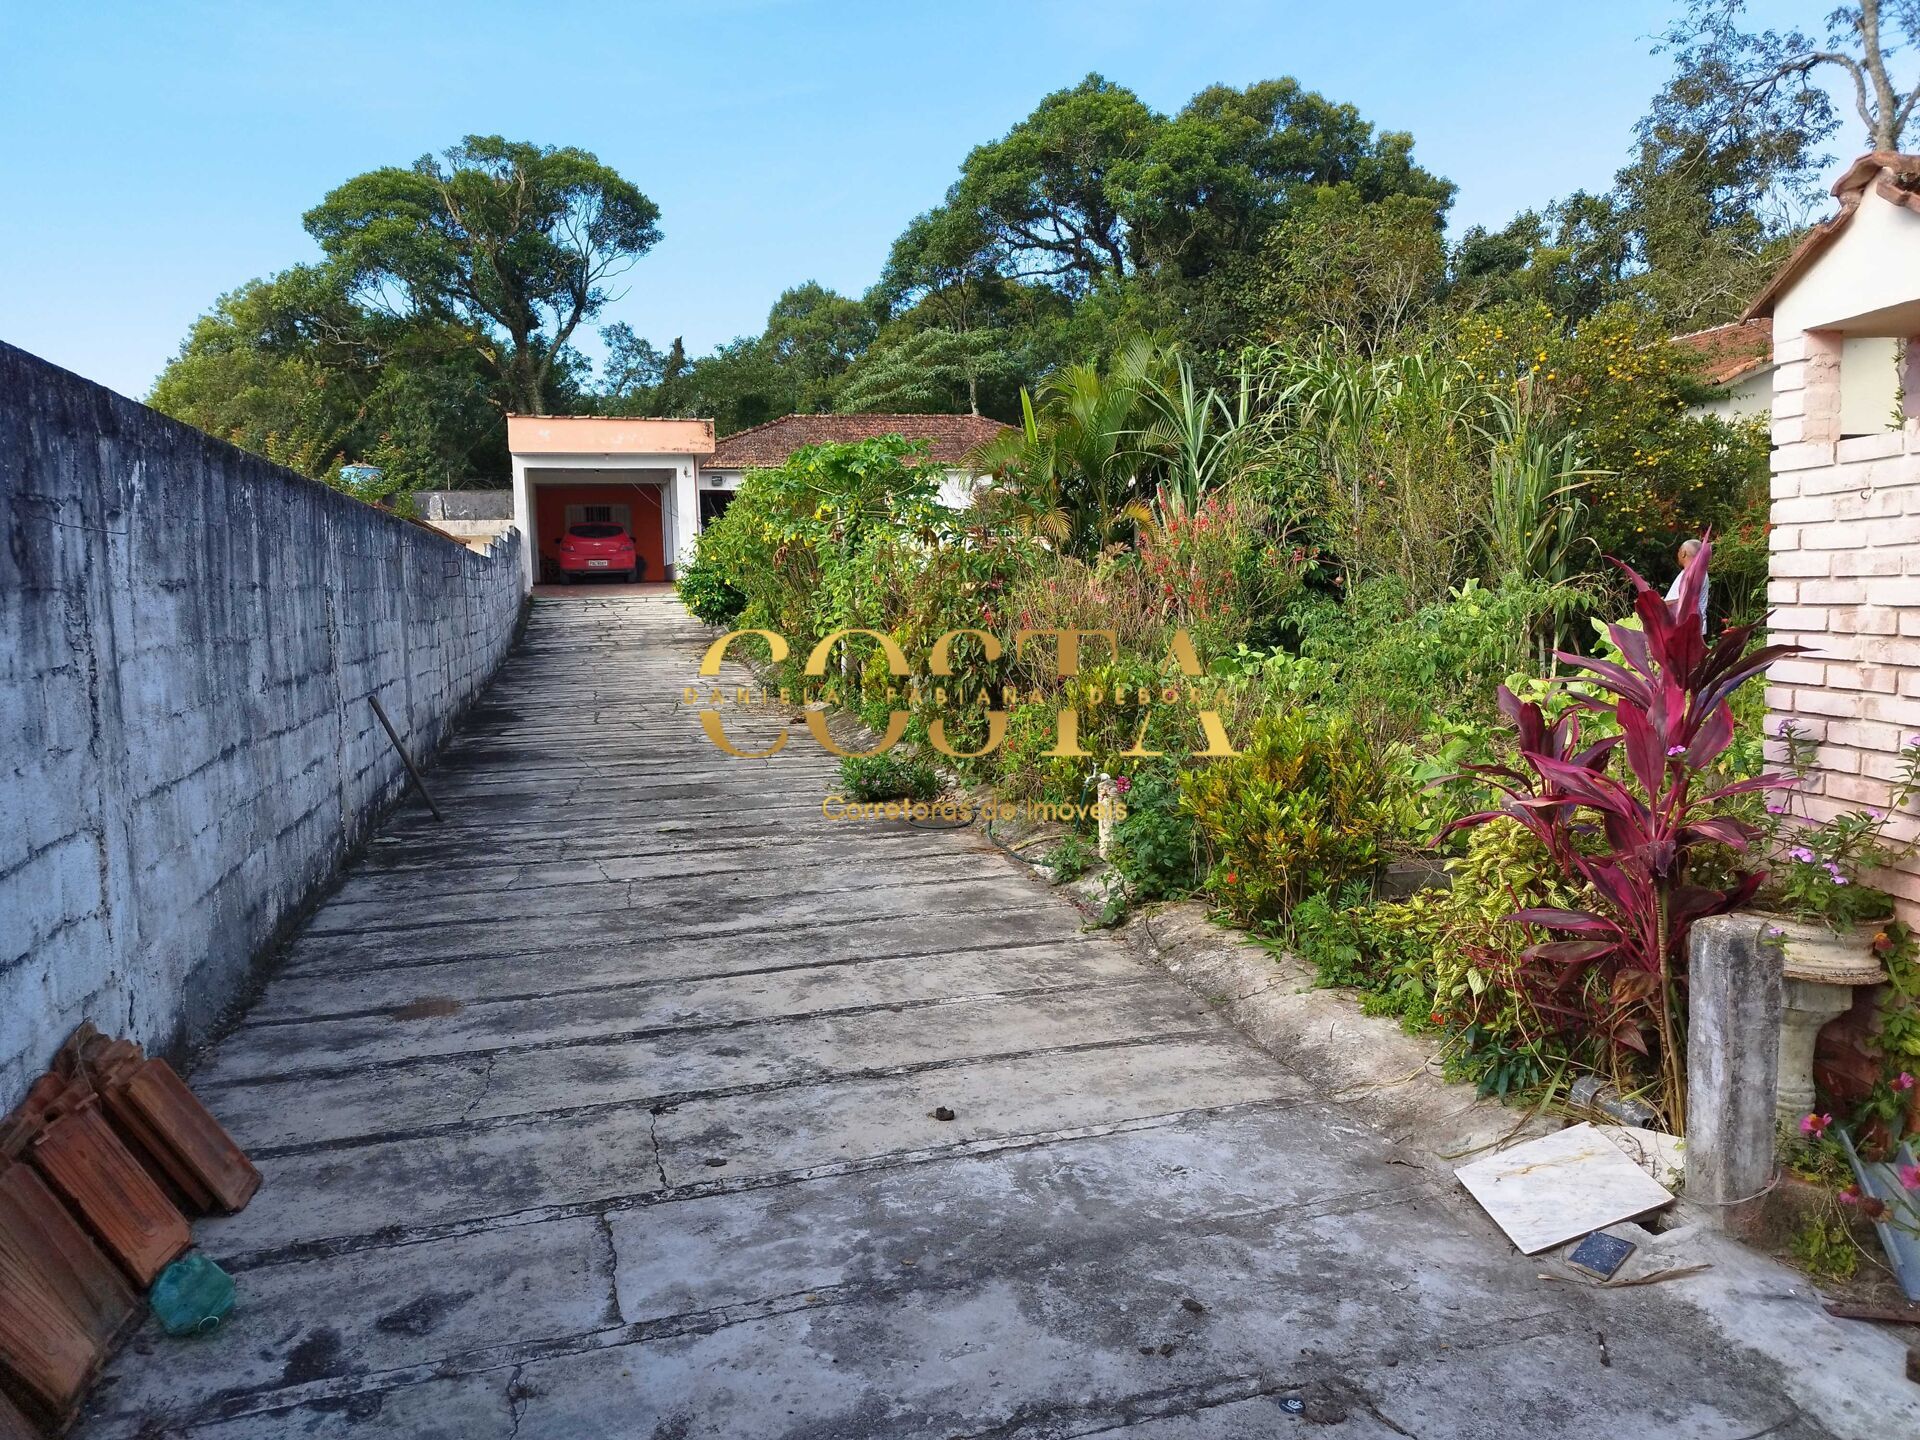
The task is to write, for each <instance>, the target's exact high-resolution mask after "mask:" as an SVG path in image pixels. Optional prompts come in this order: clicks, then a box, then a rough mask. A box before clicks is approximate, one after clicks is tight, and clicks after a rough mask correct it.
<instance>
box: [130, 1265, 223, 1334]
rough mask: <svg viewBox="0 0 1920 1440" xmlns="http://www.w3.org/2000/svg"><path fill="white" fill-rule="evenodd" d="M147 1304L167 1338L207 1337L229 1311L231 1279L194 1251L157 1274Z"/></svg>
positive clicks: (217, 1327) (148, 1294) (218, 1326)
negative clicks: (157, 1277) (171, 1336)
mask: <svg viewBox="0 0 1920 1440" xmlns="http://www.w3.org/2000/svg"><path fill="white" fill-rule="evenodd" d="M147 1303H148V1304H149V1305H151V1306H153V1313H154V1314H155V1315H156V1316H158V1317H159V1319H160V1324H161V1325H162V1326H164V1327H165V1329H166V1332H167V1333H168V1334H169V1335H207V1334H211V1333H212V1332H213V1331H215V1330H218V1329H219V1328H220V1322H221V1321H223V1320H225V1319H226V1318H227V1316H228V1314H229V1313H231V1311H232V1310H233V1277H232V1276H231V1275H229V1274H227V1272H226V1271H224V1270H222V1269H221V1268H220V1267H219V1266H218V1265H216V1264H214V1263H213V1261H211V1260H209V1259H207V1257H206V1256H205V1255H202V1254H201V1253H200V1252H199V1251H198V1250H193V1251H189V1252H188V1253H187V1254H185V1255H182V1256H181V1257H180V1258H179V1259H178V1260H176V1261H174V1262H173V1263H172V1264H171V1265H169V1266H167V1268H166V1269H164V1270H162V1271H161V1272H160V1277H159V1279H157V1280H155V1281H154V1282H153V1289H152V1290H150V1291H149V1292H148V1293H147Z"/></svg>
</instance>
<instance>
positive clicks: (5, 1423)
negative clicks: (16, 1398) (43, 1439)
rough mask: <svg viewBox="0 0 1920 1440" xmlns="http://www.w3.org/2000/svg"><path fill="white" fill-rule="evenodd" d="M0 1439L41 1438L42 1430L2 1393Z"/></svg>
mask: <svg viewBox="0 0 1920 1440" xmlns="http://www.w3.org/2000/svg"><path fill="white" fill-rule="evenodd" d="M0 1440H40V1432H39V1431H38V1430H36V1429H35V1428H34V1427H33V1425H32V1424H31V1423H30V1422H29V1421H28V1420H27V1417H26V1416H24V1415H22V1414H21V1413H20V1410H19V1408H18V1407H17V1406H16V1405H15V1404H14V1403H13V1402H12V1401H11V1400H9V1399H7V1397H6V1396H5V1395H4V1394H0Z"/></svg>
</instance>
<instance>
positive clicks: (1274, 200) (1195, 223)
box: [1116, 78, 1454, 279]
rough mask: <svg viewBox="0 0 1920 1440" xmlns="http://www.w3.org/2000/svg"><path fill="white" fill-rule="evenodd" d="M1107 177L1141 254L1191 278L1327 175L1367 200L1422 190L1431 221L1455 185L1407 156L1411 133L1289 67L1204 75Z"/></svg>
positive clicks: (1320, 185) (1239, 250)
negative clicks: (1211, 78) (1257, 73)
mask: <svg viewBox="0 0 1920 1440" xmlns="http://www.w3.org/2000/svg"><path fill="white" fill-rule="evenodd" d="M1116 180H1117V183H1118V184H1119V186H1120V187H1121V190H1122V199H1121V211H1122V213H1123V214H1124V216H1125V217H1126V219H1127V222H1128V225H1129V227H1130V233H1131V236H1132V240H1133V247H1134V249H1135V250H1137V251H1138V252H1139V254H1140V255H1141V257H1142V259H1143V262H1144V263H1147V264H1150V265H1152V266H1154V267H1155V268H1156V269H1157V270H1160V271H1165V272H1170V273H1171V274H1173V275H1177V276H1181V277H1185V278H1188V279H1192V278H1197V277H1201V276H1205V275H1207V274H1210V273H1212V272H1213V271H1214V270H1216V269H1217V268H1219V267H1220V266H1221V265H1222V264H1224V263H1225V262H1226V261H1227V260H1229V259H1230V258H1231V257H1232V256H1234V255H1237V254H1246V253H1251V252H1252V251H1254V250H1255V249H1257V248H1258V246H1259V244H1260V242H1261V240H1262V238H1263V237H1264V236H1265V235H1266V234H1267V233H1268V232H1269V231H1271V230H1272V229H1273V227H1274V226H1276V225H1278V224H1280V223H1281V222H1282V221H1283V220H1284V219H1285V218H1286V217H1287V216H1288V214H1289V213H1290V212H1291V210H1292V208H1293V206H1294V204H1295V202H1296V201H1297V200H1298V199H1299V198H1300V197H1302V196H1306V197H1309V198H1311V197H1312V196H1314V195H1316V194H1318V193H1319V192H1320V191H1321V190H1323V189H1325V188H1326V187H1328V186H1342V187H1347V188H1348V189H1349V190H1350V192H1351V193H1352V194H1353V195H1354V196H1355V197H1356V198H1358V199H1359V200H1361V201H1363V202H1367V203H1378V202H1381V201H1385V200H1387V199H1389V198H1391V197H1395V196H1410V197H1413V198H1415V199H1418V200H1421V201H1425V202H1427V205H1428V207H1429V213H1431V214H1432V215H1433V216H1435V217H1436V218H1435V219H1434V221H1433V222H1432V223H1433V224H1434V226H1435V227H1436V228H1437V226H1438V218H1437V217H1439V216H1441V215H1444V214H1445V212H1446V210H1447V207H1448V206H1449V205H1451V204H1452V203H1453V192H1454V187H1453V186H1452V185H1451V184H1450V183H1449V182H1447V181H1445V180H1442V179H1440V178H1439V177H1438V176H1436V175H1433V174H1430V173H1428V172H1427V171H1425V170H1422V169H1421V168H1420V167H1419V166H1417V165H1415V164H1414V163H1413V137H1412V136H1411V135H1407V134H1405V133H1402V132H1397V131H1388V132H1384V133H1382V134H1379V135H1375V134H1374V130H1373V127H1372V126H1371V125H1369V124H1368V123H1367V122H1366V121H1365V120H1363V119H1361V118H1360V112H1359V111H1358V110H1356V109H1355V108H1354V107H1353V106H1351V105H1342V104H1336V103H1335V102H1333V101H1331V100H1328V99H1327V98H1326V97H1325V96H1322V95H1318V94H1316V93H1314V92H1313V91H1310V90H1306V89H1304V88H1302V86H1301V85H1300V83H1299V82H1298V81H1297V80H1293V79H1291V78H1284V79H1279V80H1263V81H1261V82H1259V83H1257V84H1254V85H1249V86H1248V87H1247V88H1246V89H1244V90H1235V89H1233V88H1232V87H1231V86H1227V85H1210V86H1208V87H1207V88H1206V89H1205V90H1202V91H1201V92H1200V93H1199V94H1198V95H1196V96H1194V97H1193V99H1192V100H1190V101H1189V102H1188V103H1187V105H1186V108H1185V109H1183V110H1182V111H1181V112H1180V113H1179V114H1178V115H1176V116H1174V117H1173V118H1172V119H1171V120H1168V121H1166V122H1165V123H1163V124H1162V125H1160V126H1159V127H1157V129H1156V130H1155V131H1154V133H1153V136H1152V138H1151V140H1150V142H1149V144H1148V145H1147V146H1146V148H1145V150H1144V152H1143V153H1142V154H1141V155H1140V156H1139V157H1138V158H1137V159H1135V160H1130V161H1128V162H1127V163H1126V164H1124V165H1122V166H1120V167H1118V170H1117V174H1116Z"/></svg>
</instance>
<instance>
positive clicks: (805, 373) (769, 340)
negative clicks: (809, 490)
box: [596, 280, 875, 435]
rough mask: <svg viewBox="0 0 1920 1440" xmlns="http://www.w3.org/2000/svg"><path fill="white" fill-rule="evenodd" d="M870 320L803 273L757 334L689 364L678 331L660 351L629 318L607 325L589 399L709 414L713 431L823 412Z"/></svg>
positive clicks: (624, 409)
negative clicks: (595, 388) (597, 381)
mask: <svg viewBox="0 0 1920 1440" xmlns="http://www.w3.org/2000/svg"><path fill="white" fill-rule="evenodd" d="M874 326H875V322H874V317H873V314H872V312H871V311H870V310H869V309H868V307H867V306H865V305H863V304H862V303H861V302H859V301H857V300H851V299H848V298H847V297H846V296H845V295H841V294H837V293H836V292H834V291H832V290H829V289H828V288H827V287H825V286H824V285H820V284H817V283H815V282H814V281H811V280H809V281H807V282H806V283H805V284H803V285H796V286H794V287H793V288H792V289H790V290H787V291H785V292H784V293H783V294H782V295H781V296H780V298H779V299H778V300H776V301H774V302H773V307H772V309H771V310H769V311H768V312H767V324H766V328H765V329H764V330H762V331H761V333H760V334H758V335H748V336H740V337H738V338H736V339H734V340H732V341H730V342H729V343H727V344H725V345H722V346H719V347H718V348H716V349H715V350H714V351H713V352H712V353H711V354H709V355H704V356H702V357H700V358H699V359H697V360H693V361H691V362H689V361H688V359H687V353H686V349H685V347H684V346H682V344H681V343H680V341H679V340H677V339H676V340H675V341H674V342H673V344H672V346H671V347H670V348H669V349H668V350H667V351H666V352H665V353H662V352H661V351H660V350H659V348H658V347H656V346H654V345H652V344H650V343H649V342H647V341H646V340H643V339H641V338H640V337H638V336H637V335H636V334H635V333H634V331H633V330H632V328H631V327H630V326H627V325H624V324H620V325H610V326H608V327H607V328H606V329H605V330H604V331H602V332H601V336H602V339H603V340H604V341H605V342H606V345H607V359H606V362H605V365H604V366H603V369H602V377H603V378H602V387H601V394H600V395H599V397H598V399H597V402H596V403H597V404H598V405H599V406H600V408H602V409H605V410H608V411H611V412H614V413H618V414H623V415H703V416H711V417H712V418H713V421H714V425H715V428H716V429H717V430H718V431H719V433H720V434H722V435H728V434H731V433H732V432H734V431H735V430H743V429H745V428H746V427H747V426H749V425H758V424H760V423H761V422H762V421H764V420H771V419H774V418H775V417H777V416H780V415H788V414H813V413H818V412H821V411H825V410H830V409H832V408H833V405H834V401H835V399H836V397H837V396H838V394H839V391H840V387H841V385H842V383H843V380H844V378H845V376H846V373H847V370H848V367H849V366H851V365H852V364H853V363H854V361H855V360H857V359H858V358H859V357H860V356H861V355H862V354H863V353H864V352H865V350H866V348H867V345H868V344H869V342H870V341H871V340H872V337H873V333H874Z"/></svg>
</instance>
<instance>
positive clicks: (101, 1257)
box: [0, 1165, 140, 1348]
mask: <svg viewBox="0 0 1920 1440" xmlns="http://www.w3.org/2000/svg"><path fill="white" fill-rule="evenodd" d="M0 1225H5V1226H8V1227H10V1229H11V1230H12V1232H13V1233H15V1234H18V1235H23V1236H25V1237H26V1238H27V1240H28V1242H29V1243H30V1244H31V1245H32V1246H34V1247H35V1248H36V1249H38V1250H39V1251H41V1252H42V1253H44V1254H45V1255H46V1256H47V1257H48V1263H49V1264H50V1266H51V1267H52V1270H53V1272H54V1274H55V1276H56V1278H57V1279H58V1280H59V1282H60V1286H61V1291H62V1293H63V1294H64V1295H66V1296H67V1297H68V1299H69V1300H70V1302H71V1304H72V1308H73V1310H74V1313H75V1314H76V1315H78V1316H79V1317H80V1319H81V1321H82V1322H83V1323H84V1324H85V1325H86V1326H87V1328H88V1330H89V1331H90V1332H91V1333H92V1334H93V1335H94V1336H95V1338H97V1339H98V1340H99V1342H100V1344H101V1346H102V1348H105V1347H108V1346H111V1345H112V1344H113V1342H114V1341H115V1340H117V1339H119V1338H120V1332H121V1331H122V1330H124V1329H125V1328H126V1326H127V1325H128V1324H129V1323H130V1322H131V1321H133V1320H134V1319H135V1318H137V1317H138V1315H139V1310H140V1297H139V1296H137V1295H135V1294H134V1293H133V1290H132V1288H131V1287H130V1286H129V1285H128V1284H127V1282H126V1278H125V1277H124V1276H123V1275H121V1273H120V1272H119V1270H117V1269H116V1268H115V1267H114V1264H113V1262H112V1261H111V1260H109V1259H108V1258H107V1257H106V1255H105V1254H104V1253H102V1251H101V1249H100V1247H99V1246H98V1245H96V1244H94V1243H93V1240H92V1239H91V1238H90V1237H89V1236H88V1235H87V1232H86V1231H85V1230H83V1229H81V1228H80V1223H79V1222H78V1221H77V1220H75V1219H74V1218H73V1216H72V1214H71V1213H69V1212H68V1210H67V1207H66V1206H64V1205H62V1204H61V1203H60V1200H59V1197H58V1196H56V1195H55V1194H54V1193H53V1192H52V1191H51V1190H49V1189H48V1188H47V1185H46V1182H45V1181H43V1180H42V1179H41V1178H40V1176H39V1175H38V1174H36V1173H35V1171H34V1170H33V1168H32V1167H31V1166H28V1165H6V1166H0Z"/></svg>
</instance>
